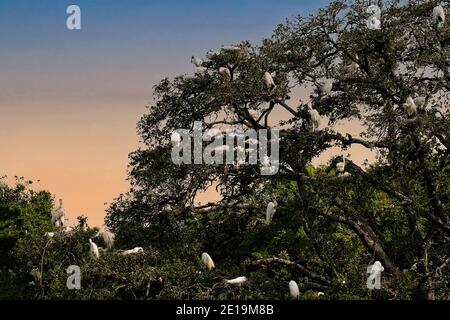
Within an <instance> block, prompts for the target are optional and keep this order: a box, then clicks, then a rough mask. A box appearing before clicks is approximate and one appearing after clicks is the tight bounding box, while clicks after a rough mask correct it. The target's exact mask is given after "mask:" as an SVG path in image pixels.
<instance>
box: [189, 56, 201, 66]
mask: <svg viewBox="0 0 450 320" xmlns="http://www.w3.org/2000/svg"><path fill="white" fill-rule="evenodd" d="M191 63H192V64H193V65H194V66H196V67H201V66H202V65H203V60H202V59H200V58H199V57H194V56H192V58H191Z"/></svg>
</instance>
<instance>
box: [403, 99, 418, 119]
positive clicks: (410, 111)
mask: <svg viewBox="0 0 450 320" xmlns="http://www.w3.org/2000/svg"><path fill="white" fill-rule="evenodd" d="M403 108H404V109H405V111H406V114H407V115H408V117H411V116H414V115H415V114H417V106H416V103H415V101H414V99H413V98H411V97H408V98H407V99H406V102H405V103H404V104H403Z"/></svg>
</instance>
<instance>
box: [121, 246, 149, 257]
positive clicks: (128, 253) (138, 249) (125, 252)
mask: <svg viewBox="0 0 450 320" xmlns="http://www.w3.org/2000/svg"><path fill="white" fill-rule="evenodd" d="M142 252H144V248H142V247H136V248H133V249H131V250H125V251H122V255H124V256H127V255H130V254H136V253H142Z"/></svg>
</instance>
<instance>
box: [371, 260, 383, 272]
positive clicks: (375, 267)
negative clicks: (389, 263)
mask: <svg viewBox="0 0 450 320" xmlns="http://www.w3.org/2000/svg"><path fill="white" fill-rule="evenodd" d="M383 271H384V267H383V265H382V264H381V262H380V261H375V263H374V264H373V265H372V272H375V273H381V272H383Z"/></svg>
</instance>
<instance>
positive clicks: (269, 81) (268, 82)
mask: <svg viewBox="0 0 450 320" xmlns="http://www.w3.org/2000/svg"><path fill="white" fill-rule="evenodd" d="M263 78H264V83H265V84H266V87H267V89H272V88H273V87H275V82H274V81H273V77H272V75H271V74H270V73H269V72H265V73H264V77H263Z"/></svg>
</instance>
